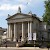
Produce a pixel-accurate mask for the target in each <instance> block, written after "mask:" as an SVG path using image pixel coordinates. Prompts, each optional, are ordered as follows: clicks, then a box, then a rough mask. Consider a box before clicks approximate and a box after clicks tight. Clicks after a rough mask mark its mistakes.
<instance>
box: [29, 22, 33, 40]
mask: <svg viewBox="0 0 50 50" xmlns="http://www.w3.org/2000/svg"><path fill="white" fill-rule="evenodd" d="M30 35H31V40H32V36H33V34H32V22H30Z"/></svg>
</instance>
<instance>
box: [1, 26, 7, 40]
mask: <svg viewBox="0 0 50 50" xmlns="http://www.w3.org/2000/svg"><path fill="white" fill-rule="evenodd" d="M6 31H7V29H6V28H2V27H0V41H1V40H2V39H3V38H4V37H3V35H4V32H6ZM5 36H6V35H5Z"/></svg>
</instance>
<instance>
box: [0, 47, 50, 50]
mask: <svg viewBox="0 0 50 50" xmlns="http://www.w3.org/2000/svg"><path fill="white" fill-rule="evenodd" d="M0 50H48V48H38V47H7V48H6V47H0ZM49 50H50V49H49Z"/></svg>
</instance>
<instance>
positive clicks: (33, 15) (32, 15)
mask: <svg viewBox="0 0 50 50" xmlns="http://www.w3.org/2000/svg"><path fill="white" fill-rule="evenodd" d="M16 15H24V16H30V17H34V18H36V19H37V20H39V21H40V18H38V17H37V16H36V15H35V14H31V15H29V14H23V13H16V14H14V15H12V16H9V17H8V18H7V19H6V20H8V19H10V18H12V17H14V16H16Z"/></svg>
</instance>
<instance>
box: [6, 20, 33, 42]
mask: <svg viewBox="0 0 50 50" xmlns="http://www.w3.org/2000/svg"><path fill="white" fill-rule="evenodd" d="M25 23H26V22H16V23H8V30H7V32H8V33H7V38H8V39H9V40H10V41H11V40H12V38H13V41H17V40H18V41H19V40H21V41H25V40H26V38H28V37H26V34H27V35H28V36H29V33H32V22H29V21H27V29H26V28H25V27H26V25H25ZM19 25H20V26H22V27H21V28H19ZM20 29H21V30H20ZM25 29H26V30H25ZM25 31H26V32H25ZM19 32H20V33H19ZM20 34H21V35H20ZM19 36H21V37H20V38H21V39H19Z"/></svg>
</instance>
